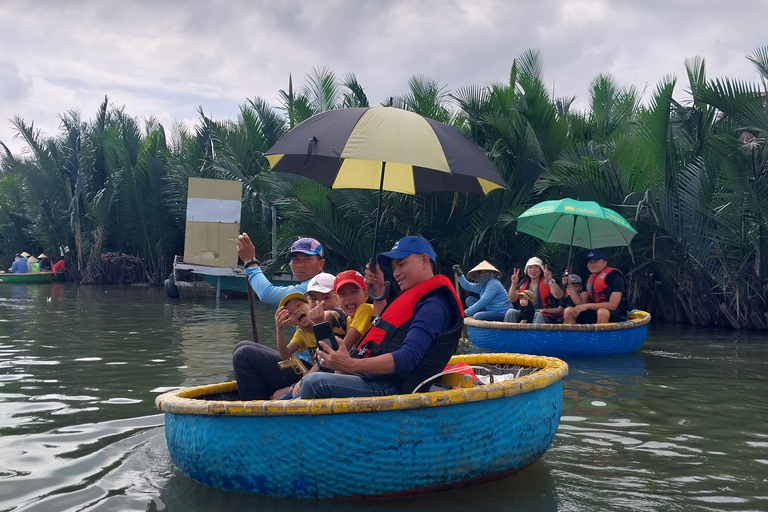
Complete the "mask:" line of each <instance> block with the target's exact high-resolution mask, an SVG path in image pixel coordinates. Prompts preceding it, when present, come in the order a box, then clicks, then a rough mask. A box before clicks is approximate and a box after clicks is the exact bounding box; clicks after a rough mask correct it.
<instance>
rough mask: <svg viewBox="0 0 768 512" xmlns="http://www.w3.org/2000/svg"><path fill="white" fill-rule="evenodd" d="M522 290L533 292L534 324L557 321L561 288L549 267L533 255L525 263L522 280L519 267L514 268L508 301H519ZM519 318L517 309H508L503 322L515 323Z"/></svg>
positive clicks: (561, 296) (561, 295) (519, 314)
mask: <svg viewBox="0 0 768 512" xmlns="http://www.w3.org/2000/svg"><path fill="white" fill-rule="evenodd" d="M523 290H530V291H531V292H533V297H534V298H533V307H534V309H535V310H536V314H535V315H534V317H533V323H534V324H554V323H557V320H558V314H559V313H560V299H562V298H563V290H562V289H561V288H560V287H559V286H558V285H557V283H556V282H555V280H554V278H553V277H552V272H551V271H550V270H549V267H547V266H546V265H545V264H544V263H543V262H542V261H541V260H540V259H539V258H536V257H533V258H531V259H529V260H528V262H527V263H526V264H525V271H524V276H523V279H522V281H520V269H518V268H516V269H515V271H514V273H513V274H512V284H511V285H510V287H509V301H510V302H512V303H515V302H519V300H520V297H519V296H520V292H521V291H523ZM520 320H521V312H520V310H519V309H510V310H509V311H507V314H506V315H505V316H504V321H505V322H512V323H517V322H520Z"/></svg>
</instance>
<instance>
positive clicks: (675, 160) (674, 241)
mask: <svg viewBox="0 0 768 512" xmlns="http://www.w3.org/2000/svg"><path fill="white" fill-rule="evenodd" d="M747 58H748V59H749V60H751V61H752V62H753V63H754V65H755V67H756V70H757V78H758V82H757V83H755V84H752V83H745V82H742V81H738V80H731V79H714V80H711V79H708V78H707V76H706V73H705V63H704V60H702V59H699V58H696V59H692V60H689V61H686V69H687V88H686V89H685V91H684V95H685V97H686V100H685V101H680V100H676V99H675V98H674V97H673V93H675V94H674V96H675V97H678V98H679V97H680V96H681V94H680V93H679V91H678V90H679V88H680V86H679V85H678V83H677V79H676V78H674V77H671V76H670V77H665V78H663V79H662V80H661V81H660V82H659V84H658V85H657V86H656V88H655V90H654V91H653V92H651V93H650V94H649V95H648V96H649V97H648V99H647V100H646V101H644V102H641V93H640V91H638V90H637V89H636V88H634V87H628V88H625V87H619V86H618V85H617V83H616V81H615V79H614V78H613V77H611V76H609V75H599V76H597V77H596V78H595V79H594V80H593V82H592V85H591V88H590V90H589V108H588V109H587V110H586V111H584V112H581V111H575V110H572V109H571V105H572V103H573V101H574V98H552V97H550V95H549V94H548V92H547V88H546V87H545V80H544V78H543V74H542V61H541V59H540V57H539V55H538V54H537V53H536V52H533V51H528V52H526V53H524V54H522V55H521V56H520V57H518V58H517V59H515V61H514V63H513V64H512V68H511V72H510V75H509V81H508V82H505V83H496V84H489V85H485V86H477V85H474V86H468V87H464V88H461V89H458V90H455V91H452V92H451V91H448V90H446V89H445V88H444V87H441V86H440V85H439V83H438V82H436V81H434V80H431V79H427V78H424V77H418V76H417V77H414V78H412V79H411V80H410V82H409V92H408V93H407V94H406V95H404V96H402V97H395V98H393V99H392V100H391V101H392V103H393V106H394V107H396V108H404V109H408V110H412V111H415V112H417V113H419V114H422V115H425V116H427V117H431V118H434V119H437V120H439V121H442V122H445V123H448V124H451V125H453V126H455V127H456V128H457V129H459V130H461V131H462V132H464V133H466V134H467V136H469V137H470V138H471V139H473V140H474V141H475V142H476V143H477V144H478V145H480V146H481V147H482V148H484V149H485V151H486V152H487V154H488V156H489V157H490V159H491V160H492V162H493V163H494V165H495V166H496V168H497V169H498V171H499V173H500V174H501V175H502V176H503V177H504V179H505V180H506V181H507V183H508V184H509V188H508V189H507V190H504V191H494V192H492V193H491V194H489V195H488V196H487V197H482V196H473V195H469V194H449V193H439V194H426V195H419V196H413V197H411V196H405V195H401V194H395V193H390V194H385V200H384V202H385V204H384V210H385V211H384V217H383V225H382V233H383V241H382V243H381V247H388V246H389V245H390V244H391V243H392V241H393V240H396V239H397V238H399V237H400V236H402V235H405V234H417V233H418V234H422V235H424V236H426V237H427V238H429V239H430V240H432V241H433V243H434V245H435V248H436V250H437V251H438V254H439V255H440V261H439V265H440V267H441V268H440V269H441V270H442V271H443V272H446V273H448V272H449V269H450V266H451V265H452V264H454V263H461V264H462V265H463V266H464V267H465V269H466V267H469V266H472V265H474V264H475V263H477V262H479V261H480V260H482V259H489V260H491V261H492V262H494V263H495V264H497V265H498V266H499V267H500V268H501V269H503V270H504V271H505V272H507V275H508V273H509V272H510V271H511V270H512V269H513V268H514V267H520V266H522V265H523V264H524V262H525V260H526V259H527V258H528V257H529V256H531V255H540V256H542V257H544V258H545V260H547V261H549V262H550V264H551V265H552V267H553V268H554V269H556V270H557V271H560V270H562V269H563V268H564V267H565V265H566V258H567V247H563V246H555V245H548V246H545V245H542V244H541V243H540V242H539V241H538V240H536V239H533V238H530V237H528V236H527V235H517V234H515V219H516V217H517V216H518V215H519V214H520V213H522V212H523V211H524V210H525V209H526V208H528V207H529V206H531V205H532V204H535V203H537V202H539V201H543V200H547V199H554V198H561V197H572V198H576V199H581V200H594V201H597V202H598V203H600V204H602V205H604V206H608V207H611V208H613V209H615V210H617V211H619V212H621V213H623V214H624V215H625V217H626V218H627V219H628V220H629V221H630V222H631V223H632V224H633V225H634V226H635V227H636V228H637V230H638V232H639V234H638V236H636V237H635V239H634V241H633V243H632V247H631V248H630V249H626V248H615V249H609V250H608V253H609V256H610V263H611V264H612V265H613V266H618V267H619V268H622V269H623V270H625V271H626V272H627V274H628V275H629V277H630V280H631V284H632V298H633V302H634V304H635V305H636V306H637V307H640V308H644V309H647V310H649V311H651V313H653V314H654V316H655V317H656V318H662V319H663V318H666V319H678V320H683V321H687V322H690V323H693V324H698V325H732V326H734V327H757V328H765V327H766V325H767V324H768V318H767V317H766V294H767V293H768V258H767V257H766V251H767V250H768V240H767V239H766V236H768V234H767V233H766V232H765V231H766V226H767V225H768V224H767V223H766V221H767V220H768V147H766V141H767V138H766V136H768V105H767V104H766V92H767V89H766V83H768V82H767V80H768V47H764V48H760V49H757V50H756V51H755V52H754V53H753V54H752V55H750V56H748V57H747ZM676 88H677V90H676ZM280 97H281V105H280V106H278V107H273V106H270V105H268V104H267V103H266V102H265V101H263V100H262V99H259V98H256V99H254V100H249V101H247V102H246V103H245V104H244V105H242V106H241V107H240V112H239V116H238V119H237V121H228V120H225V121H217V120H214V119H211V118H209V117H208V116H206V115H205V113H204V112H203V110H202V108H201V109H200V111H199V122H198V123H197V124H196V127H195V128H194V129H191V128H189V127H185V126H183V125H175V126H173V127H172V128H171V129H170V130H167V129H166V128H165V127H163V126H161V125H160V124H159V123H158V122H157V121H156V120H154V119H148V120H145V121H144V122H143V123H139V122H138V121H137V120H136V119H134V118H132V117H130V116H129V115H128V114H127V113H126V112H124V110H123V109H122V108H116V107H114V106H110V104H109V102H108V100H107V99H106V98H105V100H104V103H103V104H102V105H101V108H100V109H99V111H98V112H97V114H96V117H95V119H93V120H88V121H85V120H83V119H81V116H80V114H79V113H77V112H74V111H73V112H67V113H65V114H63V115H61V133H60V134H59V135H58V136H56V137H53V138H46V137H42V136H41V135H40V134H39V132H38V131H36V130H35V128H34V125H33V124H32V123H28V122H27V121H25V120H23V119H20V118H18V117H17V118H14V119H13V121H12V122H13V125H14V126H15V129H16V133H17V136H18V137H20V138H21V139H22V140H23V141H24V143H25V145H26V149H27V151H26V152H25V153H24V155H22V156H20V157H19V156H15V155H12V154H11V152H10V151H8V150H7V148H5V147H4V149H5V151H4V153H5V154H3V155H2V161H1V167H0V259H1V260H2V261H3V262H4V263H5V262H10V261H11V260H12V259H13V258H12V255H13V253H15V252H17V251H19V250H21V249H20V248H24V249H26V250H28V251H30V252H33V253H37V252H38V251H45V252H47V253H53V254H55V255H59V254H60V253H61V249H64V248H69V252H66V251H65V257H66V258H67V259H68V263H69V268H70V270H71V277H72V278H73V279H75V280H77V281H79V282H81V283H84V284H87V283H97V282H108V281H110V280H111V278H110V276H109V275H107V274H108V272H107V271H106V270H105V267H107V266H108V265H107V263H105V262H107V261H108V260H109V258H110V257H111V256H110V255H121V254H129V255H135V256H138V257H140V258H141V259H142V260H143V265H142V268H143V269H144V270H143V272H144V274H145V276H144V277H145V279H146V280H147V281H149V282H151V283H156V284H159V283H161V282H162V280H163V279H164V278H165V277H166V276H167V275H168V274H169V272H170V265H171V261H172V258H173V255H174V254H181V253H182V252H183V237H184V218H185V205H186V186H187V179H188V178H189V177H193V176H197V177H208V178H219V179H228V180H238V181H241V182H243V184H244V195H243V215H242V229H243V230H244V231H247V232H248V233H249V234H250V235H251V237H252V238H253V239H254V241H255V243H256V245H257V250H258V252H259V254H260V255H262V257H265V256H267V255H269V254H270V249H271V237H272V233H271V216H270V206H271V205H272V204H273V203H274V202H278V204H279V205H278V206H277V208H278V211H279V218H280V221H279V229H278V241H279V243H278V247H282V248H284V247H287V245H288V240H289V239H293V238H295V237H296V236H298V235H305V236H315V237H316V238H319V239H320V240H322V241H323V243H324V244H325V246H326V247H327V249H328V251H329V266H330V267H331V268H332V269H343V268H362V267H363V266H364V264H365V262H366V260H367V258H368V257H369V256H370V251H371V246H370V244H371V238H372V237H371V233H372V232H373V225H372V224H373V219H374V216H373V214H372V212H373V210H374V208H375V196H374V193H373V192H370V191H358V190H335V191H332V190H328V189H325V188H324V187H322V186H320V185H319V184H317V183H316V182H313V181H311V180H308V179H304V178H298V177H295V176H292V175H276V174H272V173H271V172H269V168H268V165H267V163H266V160H265V159H264V158H263V153H264V152H265V151H266V150H267V149H268V148H269V147H270V146H271V145H272V144H274V142H275V141H276V140H277V139H278V138H279V137H280V136H281V135H282V134H284V133H286V132H287V131H288V130H289V129H290V128H292V127H293V126H295V125H296V124H298V123H300V122H301V121H302V120H304V119H307V118H308V117H310V116H312V115H314V114H316V113H319V112H322V111H325V110H328V109H334V108H343V107H350V106H352V107H354V106H366V105H368V103H369V101H368V98H367V97H366V95H365V92H364V89H363V87H362V86H361V84H359V83H358V82H357V80H356V78H355V77H354V76H353V75H350V76H347V77H345V78H344V79H343V80H340V79H337V77H336V76H335V75H334V73H333V72H332V71H330V70H327V69H320V70H314V71H313V72H312V73H311V74H310V75H309V76H308V78H307V82H306V85H304V86H303V88H302V89H301V90H300V91H294V89H293V87H292V83H291V81H290V79H289V86H288V90H287V91H280ZM389 101H390V99H389V98H387V99H385V103H389ZM576 256H577V258H576V261H577V265H579V266H581V265H583V256H584V252H579V253H577V254H576ZM278 261H283V259H282V257H280V258H278ZM578 268H579V267H577V270H578ZM582 273H583V272H582Z"/></svg>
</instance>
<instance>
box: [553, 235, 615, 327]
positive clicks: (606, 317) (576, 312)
mask: <svg viewBox="0 0 768 512" xmlns="http://www.w3.org/2000/svg"><path fill="white" fill-rule="evenodd" d="M587 268H588V269H589V272H590V274H591V275H590V276H589V281H587V289H586V291H583V292H581V293H580V294H579V293H578V292H577V291H576V289H575V288H574V285H573V283H571V282H569V283H568V293H569V295H570V296H571V298H572V300H573V303H574V304H576V305H575V306H574V307H571V308H566V309H565V311H564V313H563V323H566V324H605V323H608V322H623V321H624V320H626V319H627V311H629V301H628V299H627V291H628V286H627V280H626V278H625V277H624V274H622V273H621V271H619V270H617V269H615V268H611V267H609V266H608V257H607V256H606V255H605V253H604V252H603V251H600V250H592V251H590V253H589V254H587Z"/></svg>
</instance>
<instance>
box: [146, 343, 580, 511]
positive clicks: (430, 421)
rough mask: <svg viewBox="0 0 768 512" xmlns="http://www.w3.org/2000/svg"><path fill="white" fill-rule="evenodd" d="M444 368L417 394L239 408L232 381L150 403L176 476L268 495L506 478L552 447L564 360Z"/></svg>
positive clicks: (482, 361)
mask: <svg viewBox="0 0 768 512" xmlns="http://www.w3.org/2000/svg"><path fill="white" fill-rule="evenodd" d="M449 364H450V365H451V367H450V368H449V369H447V370H446V371H445V372H441V373H440V374H438V375H436V376H434V377H433V378H430V379H427V380H426V381H424V382H422V383H421V384H420V385H419V386H418V387H417V388H416V389H415V390H414V392H413V393H412V394H403V395H391V396H382V397H364V398H334V399H312V400H302V399H295V400H254V401H240V400H239V395H238V394H237V383H236V382H228V383H222V384H213V385H206V386H198V387H192V388H185V389H179V390H176V391H172V392H168V393H165V394H163V395H160V396H158V397H157V398H156V400H155V404H156V406H157V408H158V409H160V410H161V411H163V412H164V413H165V436H166V441H167V444H168V450H169V452H170V455H171V458H172V460H173V463H174V464H175V465H176V467H177V468H179V469H180V470H181V472H182V473H184V474H185V475H187V476H188V477H190V478H192V479H193V480H195V481H197V482H200V483H203V484H205V485H208V486H211V487H215V488H219V489H225V490H234V491H244V492H253V493H259V494H264V495H271V496H282V497H293V498H342V497H344V498H351V497H373V496H376V497H384V496H403V495H411V494H421V493H426V492H433V491H440V490H447V489H451V488H459V487H465V486H469V485H475V484H479V483H483V482H486V481H491V480H496V479H500V478H504V477H505V476H507V475H510V474H512V473H515V472H518V471H521V470H522V469H524V468H525V467H527V466H529V465H530V464H532V463H533V462H534V461H536V460H537V459H538V458H539V457H541V456H542V455H543V454H544V453H545V452H546V451H547V449H548V448H549V446H550V445H551V443H552V440H553V439H554V436H555V431H556V430H557V428H558V425H559V422H560V414H561V411H562V403H563V390H562V383H561V379H562V378H563V377H564V376H565V375H567V373H568V366H567V365H566V363H564V362H563V361H561V360H559V359H555V358H550V357H540V356H529V355H520V354H467V355H456V356H453V358H452V359H451V361H450V363H449ZM435 383H438V384H437V385H435ZM288 432H291V433H294V434H296V433H298V435H286V433H288ZM314 440H321V441H322V443H321V444H322V446H323V447H324V448H323V450H318V443H316V442H315V441H314Z"/></svg>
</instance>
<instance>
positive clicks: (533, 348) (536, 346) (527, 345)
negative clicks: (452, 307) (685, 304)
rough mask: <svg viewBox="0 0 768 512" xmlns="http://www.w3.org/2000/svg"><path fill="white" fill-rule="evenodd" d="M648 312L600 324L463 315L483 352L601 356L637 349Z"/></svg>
mask: <svg viewBox="0 0 768 512" xmlns="http://www.w3.org/2000/svg"><path fill="white" fill-rule="evenodd" d="M650 319H651V315H650V314H649V313H646V312H645V311H633V312H631V313H630V314H629V319H628V321H627V322H621V323H616V324H600V325H595V324H591V325H573V326H569V325H562V324H557V325H548V324H539V325H534V324H510V323H505V322H483V321H477V320H474V319H471V318H469V319H465V321H464V323H465V324H466V326H467V333H468V334H469V340H470V341H471V342H472V344H473V345H475V346H476V347H477V348H478V349H479V350H481V351H483V352H510V353H529V354H541V355H544V356H549V357H559V358H575V357H604V356H615V355H623V354H631V353H632V352H636V351H638V350H640V347H641V346H642V345H643V343H644V342H645V338H646V336H647V334H648V322H649V321H650Z"/></svg>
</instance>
